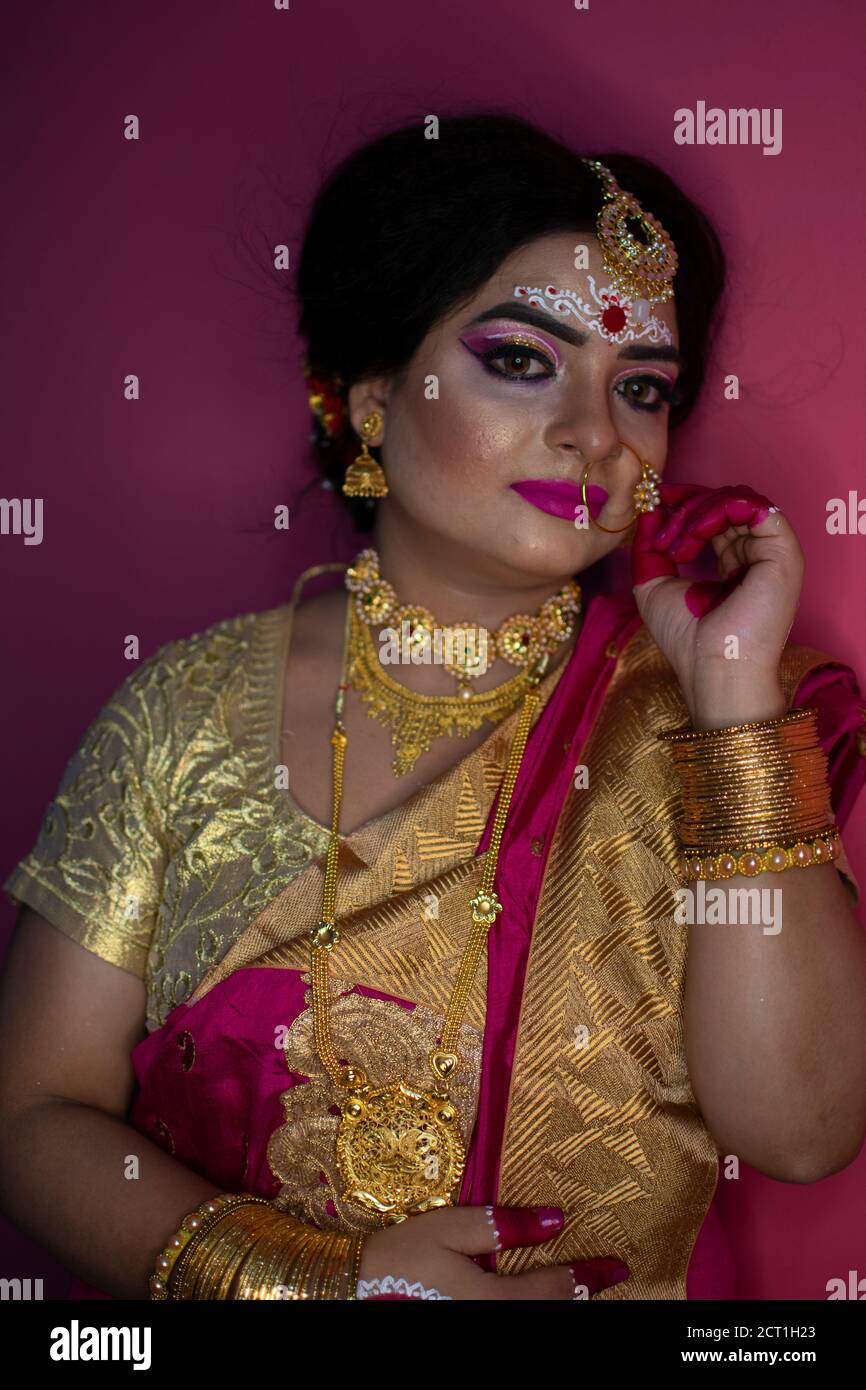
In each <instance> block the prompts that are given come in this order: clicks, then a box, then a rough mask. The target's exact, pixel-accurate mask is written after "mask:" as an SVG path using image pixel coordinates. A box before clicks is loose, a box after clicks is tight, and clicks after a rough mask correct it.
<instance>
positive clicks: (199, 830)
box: [4, 603, 562, 1032]
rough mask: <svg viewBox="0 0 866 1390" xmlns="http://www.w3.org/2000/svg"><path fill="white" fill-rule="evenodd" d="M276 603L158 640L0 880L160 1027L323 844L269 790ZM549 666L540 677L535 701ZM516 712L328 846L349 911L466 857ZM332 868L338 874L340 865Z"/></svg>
mask: <svg viewBox="0 0 866 1390" xmlns="http://www.w3.org/2000/svg"><path fill="white" fill-rule="evenodd" d="M293 611H294V609H293V605H292V604H291V603H287V604H283V605H281V606H279V607H277V608H272V609H266V610H263V611H261V612H254V613H246V614H242V615H240V616H238V617H234V618H229V619H226V620H224V621H222V622H218V623H216V624H214V625H213V626H212V627H209V628H208V629H206V630H205V631H203V632H200V633H195V634H193V635H192V636H191V637H188V638H182V639H179V640H176V641H173V642H169V643H167V644H166V645H165V646H163V647H161V648H160V649H159V650H158V651H157V652H156V653H155V654H154V655H153V656H151V657H150V658H148V659H147V660H145V661H144V662H142V664H141V665H140V666H138V667H137V668H136V670H135V671H133V672H132V673H131V675H129V676H128V677H127V679H126V680H125V681H124V682H123V683H122V685H121V686H120V687H119V689H118V690H117V691H116V692H115V693H114V695H113V696H112V697H111V699H110V700H109V701H108V702H107V704H106V705H105V706H104V707H103V708H102V710H101V711H100V712H99V714H98V715H97V717H96V718H95V720H94V721H93V723H92V724H91V725H90V727H89V728H88V729H87V731H86V733H85V734H84V737H83V738H82V740H81V743H80V745H79V747H78V749H77V750H76V752H75V754H74V756H73V757H72V759H71V760H70V762H69V764H68V766H67V768H66V771H65V773H64V775H63V778H62V781H61V783H60V786H59V789H58V791H57V794H56V796H55V798H54V800H53V801H52V802H51V803H50V805H49V806H48V808H47V810H46V813H45V816H44V818H43V822H42V826H41V829H40V832H39V836H38V839H37V842H36V844H35V846H34V848H33V850H32V851H31V852H30V853H29V854H28V855H27V856H26V857H25V858H24V859H22V860H21V862H20V863H19V864H18V866H17V867H16V868H15V870H14V871H13V873H12V874H11V875H10V877H9V878H8V879H7V881H6V883H5V884H4V889H5V891H6V892H7V893H8V894H9V896H10V897H11V898H12V899H13V901H15V902H20V903H26V904H28V905H29V906H30V907H32V908H34V909H35V910H36V911H37V912H39V913H41V914H42V916H44V917H45V918H46V919H47V920H48V921H49V922H51V923H53V925H54V926H56V927H58V928H59V929H60V930H61V931H63V932H64V933H65V934H66V935H67V936H70V937H72V938H73V939H74V940H75V941H78V942H80V943H81V945H83V946H85V947H86V948H87V949H88V950H91V951H93V952H94V953H95V954H96V955H98V956H101V957H102V959H104V960H107V961H110V962H111V963H112V964H114V965H117V966H120V967H121V969H123V970H127V971H129V972H130V973H131V974H133V975H136V976H137V977H138V978H139V979H142V980H144V982H145V984H146V987H147V1015H146V1026H147V1029H148V1031H149V1032H152V1031H153V1030H154V1029H156V1028H159V1027H160V1026H161V1025H162V1024H163V1023H164V1022H165V1019H166V1018H167V1016H168V1014H169V1013H170V1012H171V1011H172V1009H173V1008H175V1006H176V1005H177V1004H179V1003H181V1002H182V1001H183V1000H186V999H188V998H189V997H190V995H191V994H192V993H193V991H194V990H195V989H196V986H197V985H198V984H199V982H200V981H201V980H202V978H203V977H204V975H205V974H206V972H207V971H208V970H209V969H210V968H211V967H212V966H213V965H215V964H216V963H217V962H218V961H220V960H221V959H222V958H223V956H224V955H225V953H226V951H227V950H228V948H229V946H230V945H231V943H232V942H233V941H234V940H235V939H236V938H237V937H238V936H239V935H240V934H241V933H242V932H243V931H244V929H245V928H246V927H247V926H248V924H249V923H250V922H252V921H253V920H254V919H255V918H256V917H258V916H259V914H260V913H261V912H262V910H263V909H264V908H265V907H266V906H267V904H268V903H269V902H272V901H273V900H274V899H275V898H276V897H277V895H278V894H279V893H280V892H281V891H282V890H283V889H284V888H285V887H286V886H287V884H289V883H290V882H291V881H292V880H293V879H294V878H295V877H296V876H297V875H298V874H299V873H301V871H302V870H303V869H305V868H306V867H307V865H308V864H310V863H312V862H314V861H315V860H316V859H318V858H320V857H321V856H323V855H324V854H325V852H326V850H327V844H328V833H329V832H328V831H327V829H326V828H325V827H324V826H321V825H319V824H318V823H317V822H316V821H314V820H312V819H311V818H310V817H309V816H308V815H306V814H305V813H304V812H303V811H302V810H301V809H300V808H299V807H298V806H297V804H296V803H295V802H294V800H293V798H292V796H291V794H290V792H288V791H286V790H285V789H284V788H283V786H282V784H280V785H278V780H279V779H278V777H277V769H278V767H279V765H280V762H281V751H280V727H281V715H282V703H283V700H282V696H283V670H284V664H285V657H286V650H287V644H288V641H289V639H290V634H291V620H292V613H293ZM561 670H562V667H559V668H557V669H556V670H555V671H553V672H551V673H550V674H549V675H548V676H547V677H546V678H545V680H544V681H543V682H542V685H541V693H542V697H543V698H542V702H541V706H540V708H541V707H543V705H544V703H545V702H546V699H547V697H549V695H550V693H551V691H552V690H553V688H554V686H555V684H556V682H557V680H558V679H559V676H560V674H561ZM516 718H517V714H516V712H515V714H512V715H510V716H509V717H508V718H507V719H506V720H504V721H503V722H502V723H501V724H499V725H498V726H497V727H496V728H495V729H493V730H492V731H491V733H490V735H489V736H488V738H487V739H486V740H485V741H484V742H483V743H482V744H480V745H479V746H478V747H477V748H476V749H475V750H474V751H472V752H470V753H469V754H468V755H467V756H466V757H464V758H463V759H462V760H460V761H459V762H458V763H457V764H455V766H453V767H452V768H451V769H449V770H448V771H446V772H445V773H444V774H442V775H441V776H440V777H437V778H436V779H434V780H433V781H432V782H430V783H429V784H428V785H427V786H425V787H422V788H420V789H419V790H418V791H417V792H415V793H414V794H413V795H411V796H410V797H409V798H408V799H407V801H406V802H404V803H403V804H402V805H401V806H398V807H396V808H395V809H394V810H392V811H389V812H387V813H385V814H384V815H383V816H380V817H378V818H377V819H375V820H373V821H371V822H369V823H368V824H367V825H365V826H362V827H360V828H359V829H358V830H357V831H355V832H354V833H353V834H352V835H350V836H347V837H346V838H345V839H344V840H343V841H342V845H341V854H342V857H343V866H342V869H341V883H342V884H343V885H344V891H346V892H348V893H349V894H350V895H351V896H350V897H349V898H348V899H344V900H342V902H341V911H342V910H346V911H353V910H355V909H356V908H361V907H364V906H367V905H369V904H371V903H374V902H377V901H379V900H381V899H384V898H387V897H389V896H390V895H392V894H395V893H400V892H403V891H405V890H406V889H409V888H414V887H416V886H417V885H418V884H420V883H422V882H423V881H424V880H425V879H426V878H427V877H431V876H433V875H434V874H440V873H442V872H443V871H444V870H446V869H448V868H449V867H451V866H452V865H456V864H459V863H461V862H462V861H463V860H465V859H468V858H470V857H471V856H473V855H474V852H475V847H476V845H477V843H478V840H479V839H480V836H481V833H482V831H483V829H484V825H485V822H486V819H487V814H488V812H489V809H490V806H491V804H492V801H493V797H494V794H495V792H496V788H497V787H498V785H499V782H500V780H501V777H502V773H503V771H504V768H505V763H506V759H507V753H508V746H509V741H510V738H511V735H512V733H513V729H514V725H515V721H516ZM346 871H347V872H346Z"/></svg>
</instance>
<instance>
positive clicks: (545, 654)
mask: <svg viewBox="0 0 866 1390" xmlns="http://www.w3.org/2000/svg"><path fill="white" fill-rule="evenodd" d="M345 582H346V588H347V589H348V590H349V592H350V593H351V594H353V595H354V599H350V601H349V635H348V650H349V660H348V669H347V675H346V680H347V682H348V684H349V685H351V687H352V688H353V689H354V690H357V691H358V693H359V694H360V696H361V698H362V699H363V701H364V703H365V704H366V706H367V710H368V713H369V714H370V715H372V717H373V718H374V719H378V720H379V721H380V722H381V723H384V724H388V725H390V726H391V729H392V736H391V741H392V743H393V744H394V746H395V748H396V750H397V753H396V756H395V758H394V762H393V764H392V767H393V770H394V773H395V775H396V776H398V777H401V776H403V775H404V774H405V773H407V772H410V771H411V770H412V768H413V767H414V766H415V763H416V762H417V761H418V759H419V757H420V756H421V754H422V753H426V752H427V751H428V750H429V748H430V745H431V743H432V741H433V739H434V738H440V737H442V736H443V735H451V734H452V733H456V734H457V735H458V736H459V737H461V738H466V737H468V735H469V734H470V733H471V732H472V731H473V730H474V729H477V728H479V727H480V725H481V724H482V723H483V722H484V720H485V719H486V720H489V721H490V723H494V724H495V723H497V722H498V721H499V720H501V719H503V718H505V716H506V715H508V714H510V713H511V711H512V710H514V709H516V708H517V706H518V704H519V703H520V701H521V700H522V699H523V697H524V695H525V694H526V692H527V690H528V689H529V688H530V687H531V686H532V685H534V684H535V683H536V682H537V681H538V680H540V679H541V677H542V676H543V674H544V672H545V670H546V669H547V665H548V662H549V660H550V657H551V655H552V654H553V652H554V651H555V650H556V648H557V647H558V646H561V644H562V643H563V642H566V641H567V640H568V639H569V638H570V637H571V635H572V634H573V632H574V630H575V627H576V625H577V620H578V618H579V616H580V612H581V590H580V585H579V584H576V583H575V582H574V581H573V580H570V581H569V582H568V583H567V584H565V585H564V586H563V587H562V589H560V590H559V592H558V593H557V594H554V596H553V597H552V598H549V599H547V600H546V601H545V602H544V603H543V604H542V605H541V608H540V609H539V610H538V613H536V614H527V613H516V614H514V615H513V616H512V617H510V618H506V619H505V621H504V622H503V623H502V624H501V625H500V626H499V627H498V628H497V629H496V630H495V631H493V632H490V631H489V630H488V629H487V628H484V627H481V626H480V625H479V624H477V623H468V622H461V623H451V624H447V625H443V624H438V623H437V622H436V619H435V618H434V617H433V614H432V613H431V612H430V611H429V610H428V609H426V608H422V607H420V606H419V605H417V604H402V605H401V604H399V603H398V601H397V595H396V593H395V592H394V589H393V588H392V586H391V585H390V584H389V583H388V582H387V580H384V579H382V577H381V575H380V573H379V557H378V555H377V554H376V551H375V550H362V551H361V553H360V555H358V557H357V559H356V560H355V561H354V563H353V564H352V565H351V566H350V567H349V568H348V570H347V571H346V581H345ZM383 624H387V625H388V632H387V633H385V634H380V635H384V636H385V637H386V641H385V643H384V644H383V647H382V654H381V655H380V653H379V652H378V651H377V650H376V647H375V644H374V641H373V636H372V633H371V631H370V629H371V628H372V627H377V626H380V625H383ZM383 656H384V657H386V658H389V659H390V660H391V661H393V662H394V663H395V664H398V663H401V662H402V663H403V664H406V663H409V662H411V663H412V664H413V665H420V664H424V665H427V664H429V663H430V662H431V661H433V662H435V663H436V664H437V665H438V664H441V665H443V666H444V667H445V669H446V671H449V672H450V673H451V674H452V675H453V676H454V677H455V679H456V681H457V690H456V693H455V694H454V695H421V694H418V693H417V692H416V691H414V690H409V689H408V688H407V687H406V686H405V685H401V684H400V682H399V681H396V680H394V679H393V678H392V677H391V676H390V675H388V673H387V671H386V670H385V669H384V666H383V664H382V657H383ZM497 656H500V657H502V659H503V660H504V661H507V662H508V663H509V664H510V665H513V666H517V667H518V668H519V669H518V672H517V674H516V675H515V676H512V677H511V678H510V679H509V680H506V681H504V682H503V683H502V684H501V685H498V686H495V687H494V688H493V689H492V690H483V691H479V692H475V691H473V690H472V687H471V683H472V681H473V680H476V679H477V678H478V677H479V676H481V675H483V674H484V672H485V671H486V670H487V667H488V665H489V664H490V662H491V661H492V660H495V659H496V657H497Z"/></svg>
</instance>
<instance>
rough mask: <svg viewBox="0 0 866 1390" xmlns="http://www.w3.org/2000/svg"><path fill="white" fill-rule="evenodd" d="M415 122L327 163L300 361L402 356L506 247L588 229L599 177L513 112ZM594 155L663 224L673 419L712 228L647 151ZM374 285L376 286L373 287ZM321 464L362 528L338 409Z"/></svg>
mask: <svg viewBox="0 0 866 1390" xmlns="http://www.w3.org/2000/svg"><path fill="white" fill-rule="evenodd" d="M429 131H430V127H429V124H425V123H424V122H418V123H414V124H410V125H405V126H402V127H400V128H399V129H396V130H393V131H390V132H388V133H387V134H385V135H382V136H380V137H378V138H377V139H374V140H373V141H371V142H370V143H368V144H366V145H363V146H362V147H361V148H359V149H357V150H356V151H354V152H353V153H351V154H350V155H348V156H347V157H346V158H345V159H343V160H342V162H341V163H340V164H339V165H338V166H337V167H336V168H335V169H334V170H333V171H332V172H331V173H330V174H329V175H328V176H327V178H326V179H325V181H324V183H323V185H322V187H321V189H320V191H319V193H318V196H317V197H316V200H315V202H314V204H313V207H312V211H311V214H310V217H309V220H308V223H307V227H306V231H305V235H304V241H303V247H302V251H301V257H300V262H299V266H298V272H297V292H298V300H299V304H300V321H299V328H300V332H301V335H302V337H303V338H304V339H305V340H306V344H307V361H308V364H309V366H310V367H311V369H313V370H314V371H316V372H318V373H319V374H321V375H324V376H331V377H336V378H337V379H338V387H337V389H338V391H339V392H340V393H341V394H342V396H343V398H345V393H346V391H347V390H348V388H349V386H351V385H352V384H354V383H355V382H358V381H362V380H365V379H368V378H370V377H374V376H378V375H385V374H390V373H398V374H399V373H400V372H401V370H405V369H406V368H407V367H408V364H409V362H410V360H411V358H412V357H413V355H414V353H415V351H416V349H417V348H418V347H419V345H420V343H421V342H422V340H423V339H424V338H425V337H426V335H427V333H428V332H429V331H430V329H431V328H432V327H433V325H434V324H435V323H436V322H437V321H438V320H439V319H440V318H442V317H444V316H445V315H446V314H447V313H448V312H449V311H451V310H453V309H454V308H456V307H457V306H458V305H459V304H460V303H461V302H463V301H464V300H468V299H471V298H472V297H473V296H474V295H475V294H477V292H478V290H479V289H480V288H481V286H482V285H483V284H485V283H486V281H487V280H488V279H489V278H490V276H491V275H492V274H493V273H494V272H495V270H496V269H497V267H498V266H499V265H501V263H502V261H503V260H505V258H506V257H507V256H508V255H510V254H511V253H512V252H513V251H514V250H516V249H517V248H518V247H519V246H522V245H524V244H526V243H527V242H530V241H533V240H535V239H536V238H537V237H540V236H544V235H546V234H549V233H551V232H558V231H578V232H579V231H584V232H594V231H595V223H596V218H597V216H598V212H599V209H600V207H601V191H602V190H601V182H600V180H599V178H598V176H597V175H596V174H595V173H594V172H593V171H592V170H591V169H589V168H588V167H587V166H586V165H584V164H583V163H582V162H581V156H580V154H578V153H576V152H575V151H574V150H572V149H569V148H568V146H567V145H564V144H563V143H561V142H560V141H559V140H557V139H555V138H554V137H552V136H551V135H548V134H547V133H546V132H545V131H543V130H541V129H539V128H538V127H537V126H535V125H533V124H532V123H531V122H530V121H527V120H525V119H523V118H522V117H518V116H513V115H510V114H507V113H499V112H481V113H478V114H474V115H458V116H443V117H441V118H439V121H438V138H435V139H430V138H427V133H428V132H429ZM585 153H586V154H588V155H590V156H591V157H593V158H597V159H600V160H601V162H602V163H603V164H606V165H607V167H608V168H609V169H610V170H611V172H612V173H613V174H614V176H615V178H616V179H617V181H618V183H619V184H620V185H621V187H622V188H624V189H626V190H627V191H628V192H630V193H633V194H634V195H635V197H636V198H637V199H638V200H639V202H641V203H642V204H643V206H644V207H645V208H646V209H647V210H648V211H649V212H651V213H652V214H653V216H654V217H656V218H657V219H658V221H660V222H661V224H662V226H663V227H664V228H665V229H666V230H667V231H668V232H669V234H670V236H671V237H672V238H673V242H674V245H675V246H676V249H677V255H678V258H679V265H678V269H677V273H676V277H675V280H674V290H675V296H676V310H677V321H678V326H679V336H680V350H681V352H682V353H683V356H684V358H685V367H684V369H683V371H682V373H681V375H680V379H679V382H678V384H677V392H676V396H675V398H674V401H673V402H672V404H671V407H670V412H669V423H670V425H671V427H675V426H676V425H679V424H681V423H682V421H683V420H685V419H686V417H687V416H688V414H689V413H690V411H691V410H692V408H693V406H694V404H695V402H696V400H697V397H698V394H699V391H700V388H701V385H702V382H703V379H704V375H705V371H706V365H707V358H708V354H709V350H710V336H711V334H710V331H711V327H712V324H713V318H714V314H715V310H716V307H717V304H718V301H719V299H720V296H721V294H722V291H723V289H724V284H725V260H724V253H723V251H722V247H721V243H720V241H719V238H718V235H717V234H716V231H715V229H714V228H713V226H712V225H711V223H710V222H709V220H708V218H707V217H706V215H705V214H704V213H703V212H702V211H701V209H700V208H699V207H698V206H697V205H696V204H695V203H694V202H692V200H691V199H690V198H688V197H687V196H686V194H685V193H683V192H682V190H681V189H679V188H678V187H677V185H676V184H675V183H674V181H673V179H672V178H671V177H670V176H669V175H668V174H666V173H665V172H664V171H663V170H662V169H660V168H658V166H657V165H655V164H653V163H651V161H650V160H647V159H643V158H640V157H639V156H637V155H629V154H617V153H607V152H602V151H598V150H588V151H585ZM386 287H387V289H386ZM313 442H314V452H315V454H316V461H317V464H318V467H319V469H320V472H321V473H322V475H323V476H324V477H325V478H326V479H327V480H328V481H329V482H330V484H331V486H332V487H333V488H334V489H335V491H337V492H338V493H339V495H340V496H341V498H342V500H343V501H344V502H345V504H346V505H347V507H348V508H349V511H350V512H351V514H352V516H353V519H354V521H355V524H356V526H357V527H358V528H359V529H360V530H369V529H370V528H371V527H372V524H373V519H374V516H375V505H376V504H375V502H372V501H369V500H367V499H350V498H346V497H344V496H343V494H342V493H340V486H341V483H342V480H343V476H344V473H345V469H346V466H347V464H348V462H349V461H350V460H351V459H352V458H353V457H354V456H355V455H356V454H357V453H358V452H359V448H360V443H359V440H358V437H357V435H356V434H355V432H354V431H353V430H352V428H351V425H350V424H349V423H348V420H347V419H346V418H345V416H344V424H343V427H342V428H341V429H340V430H339V431H338V432H337V434H336V435H335V437H333V438H330V437H329V435H328V434H327V432H326V431H325V430H324V428H323V427H322V425H321V423H320V422H318V421H317V422H316V424H315V426H314V434H313Z"/></svg>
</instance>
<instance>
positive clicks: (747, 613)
mask: <svg viewBox="0 0 866 1390" xmlns="http://www.w3.org/2000/svg"><path fill="white" fill-rule="evenodd" d="M659 493H660V496H661V501H662V505H661V506H659V507H656V508H655V509H654V510H653V511H651V512H646V513H644V514H643V515H642V516H640V517H639V518H638V522H637V529H636V532H635V537H634V542H633V545H632V582H633V584H634V596H635V600H636V602H637V606H638V609H639V611H640V615H641V617H642V618H643V621H644V622H645V623H646V625H647V627H648V628H649V630H650V632H651V633H652V636H653V637H654V639H655V641H656V642H657V643H658V645H659V647H660V648H661V650H662V651H663V652H664V654H665V656H666V657H667V659H668V660H669V661H670V663H671V665H672V666H673V668H674V670H675V671H676V674H677V677H678V679H679V682H680V686H681V688H682V692H683V696H684V698H685V700H686V703H687V705H688V707H689V711H690V713H691V716H692V725H693V727H694V728H696V729H709V728H721V727H724V726H725V725H728V724H740V723H745V722H747V721H750V720H754V719H772V718H776V717H777V716H778V715H780V714H784V713H785V709H786V702H785V697H784V694H783V692H782V687H781V684H780V681H779V658H780V656H781V654H782V649H783V648H784V645H785V642H786V639H787V636H788V633H789V632H790V630H791V624H792V623H793V621H794V615H795V613H796V610H797V600H798V598H799V594H800V586H801V583H802V578H803V552H802V550H801V548H800V543H799V541H798V540H797V537H796V535H795V534H794V531H793V529H792V527H791V526H790V524H789V523H788V522H787V521H786V519H785V517H784V516H783V515H782V513H781V512H780V511H778V510H777V509H776V508H775V507H773V505H772V503H771V502H770V501H769V499H768V498H766V497H764V496H763V495H762V494H761V493H758V492H755V491H754V490H753V489H752V488H750V487H749V486H748V485H747V484H745V483H737V484H735V485H734V486H733V487H722V488H715V489H712V488H706V487H701V486H699V485H697V484H692V483H679V484H678V483H662V484H661V485H660V487H659ZM707 541H709V542H710V544H711V545H712V547H713V550H714V551H715V554H716V558H717V560H718V567H719V579H718V580H715V581H711V580H701V581H693V580H689V579H681V578H680V577H679V571H678V568H677V567H678V564H682V563H688V562H689V561H691V560H694V559H696V557H697V556H698V555H699V554H700V552H701V551H702V550H703V548H704V546H705V545H706V543H707Z"/></svg>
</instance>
